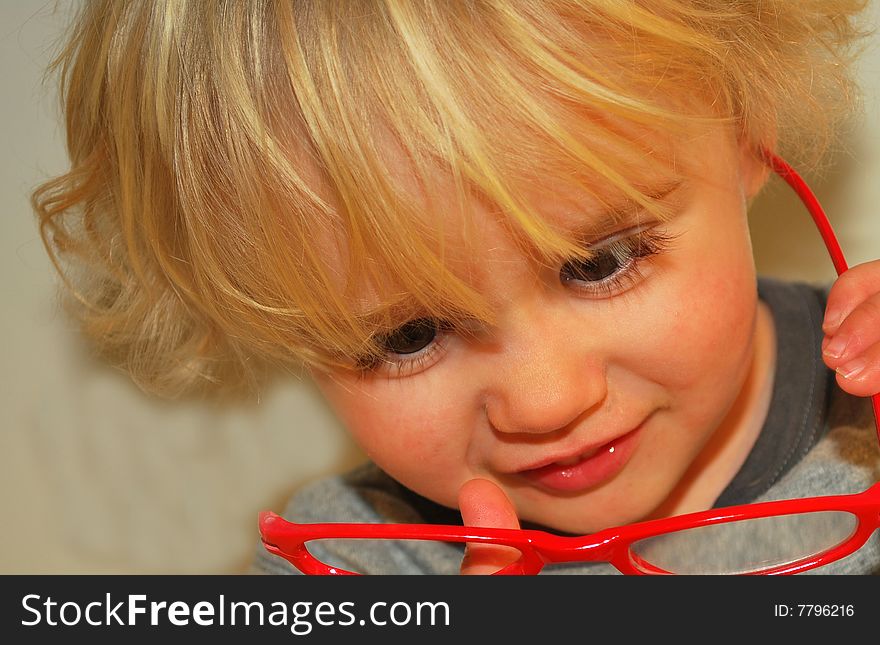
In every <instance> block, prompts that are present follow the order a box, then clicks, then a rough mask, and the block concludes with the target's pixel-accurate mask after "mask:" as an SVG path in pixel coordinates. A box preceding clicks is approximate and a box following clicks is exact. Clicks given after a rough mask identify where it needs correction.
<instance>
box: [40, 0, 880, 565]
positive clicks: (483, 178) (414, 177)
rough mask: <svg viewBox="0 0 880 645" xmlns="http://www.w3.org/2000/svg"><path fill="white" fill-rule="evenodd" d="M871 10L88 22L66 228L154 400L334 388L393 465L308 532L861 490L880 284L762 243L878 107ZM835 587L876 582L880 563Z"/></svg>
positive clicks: (577, 0)
mask: <svg viewBox="0 0 880 645" xmlns="http://www.w3.org/2000/svg"><path fill="white" fill-rule="evenodd" d="M861 5H862V3H860V2H856V1H854V0H828V1H827V2H788V1H785V0H753V1H742V2H723V1H720V0H719V1H712V0H703V1H700V2H692V1H689V0H688V1H684V0H619V1H613V2H612V1H609V0H547V1H541V2H537V1H527V0H497V1H493V0H462V1H460V2H458V1H456V2H442V1H439V0H438V1H434V2H431V1H427V0H423V1H415V0H409V1H405V0H385V1H381V0H375V1H369V2H367V1H347V0H345V1H333V2H322V1H318V0H315V1H309V0H278V1H265V2H247V3H245V2H214V1H210V2H209V1H205V2H198V1H193V2H175V1H171V0H169V1H168V2H162V3H153V2H135V1H125V2H123V1H106V2H102V1H94V2H89V3H87V4H85V5H84V6H83V8H82V10H81V13H80V15H79V17H78V19H77V21H76V22H75V24H74V26H73V30H72V32H71V35H70V38H69V40H68V41H67V42H68V44H67V46H66V49H65V50H64V51H63V52H62V54H61V55H60V57H59V58H58V60H57V62H56V68H57V70H58V71H59V73H60V77H61V82H62V88H63V97H64V101H65V108H66V127H67V137H68V139H67V140H68V147H69V153H70V157H71V168H70V171H69V172H68V173H67V174H65V175H63V176H62V177H59V178H57V179H54V180H52V181H50V182H47V183H46V184H45V185H44V186H42V187H40V188H39V189H38V190H37V192H36V193H35V196H34V203H35V208H36V211H37V213H38V216H39V218H40V224H41V230H42V232H43V236H44V240H45V242H46V245H47V248H48V249H49V251H50V253H51V254H52V256H53V258H54V259H55V260H56V265H57V266H58V268H59V270H60V271H62V273H63V275H64V276H65V277H66V280H67V284H68V286H69V289H70V293H71V294H73V295H75V298H73V299H72V302H73V303H74V305H75V306H74V311H75V312H76V314H77V315H78V316H79V319H80V320H81V321H82V326H83V329H84V332H85V333H86V334H87V335H89V336H90V337H92V338H94V339H96V340H97V342H98V343H99V345H100V347H101V348H103V350H104V351H105V353H106V355H107V356H108V357H109V358H110V359H111V360H114V361H117V362H118V363H119V364H121V365H123V366H124V367H125V368H126V369H127V370H129V371H130V373H131V374H132V376H133V378H134V379H135V380H136V382H137V383H138V384H140V385H141V386H142V387H143V388H144V389H146V390H148V391H152V392H159V393H162V394H166V395H174V394H176V393H179V392H181V391H183V390H185V389H193V388H196V389H198V388H206V387H210V388H214V389H218V390H222V389H224V388H230V387H232V386H235V385H237V384H241V383H249V384H251V386H253V387H257V386H258V385H259V380H260V376H261V373H262V372H263V371H264V370H265V369H266V367H267V366H278V365H281V366H294V365H299V366H304V367H305V368H306V369H307V370H308V372H309V374H310V375H311V376H312V377H313V378H314V380H315V382H316V383H317V385H318V387H319V388H320V390H321V392H322V393H323V395H324V396H325V397H326V399H327V401H328V402H329V404H330V405H331V406H332V407H333V409H334V410H335V411H336V413H337V414H338V416H339V418H340V419H341V421H342V422H343V423H344V424H345V426H346V427H347V429H348V430H349V431H350V432H351V434H352V436H353V437H354V439H355V440H356V441H357V442H358V443H359V445H360V446H361V447H362V448H363V450H364V451H365V453H366V454H367V455H368V457H369V459H370V461H369V463H368V464H367V465H365V466H363V467H362V468H360V469H358V470H357V471H355V472H353V473H349V474H346V475H341V476H338V477H333V478H330V479H328V480H325V481H321V482H318V483H316V484H314V485H312V486H310V487H309V488H307V489H305V490H303V491H301V492H299V493H298V495H297V496H296V497H295V498H294V499H293V500H292V501H291V503H290V505H289V507H288V508H287V509H286V511H285V513H284V514H285V516H286V517H287V518H288V519H291V520H295V521H298V522H335V521H346V522H369V523H376V522H402V523H437V524H452V523H459V524H460V523H462V522H463V523H464V524H466V525H473V526H484V527H500V528H517V527H519V526H521V525H522V526H529V527H540V528H542V529H544V530H550V531H553V532H558V533H566V534H586V533H592V532H596V531H599V530H601V529H604V528H607V527H613V526H619V525H625V524H629V523H633V522H637V521H641V520H645V519H650V518H658V517H667V516H672V515H678V514H682V513H687V512H691V511H698V510H704V509H708V508H712V507H720V506H728V505H732V504H742V503H749V502H755V501H763V500H769V499H789V498H796V497H810V496H817V495H826V494H831V493H852V492H859V491H861V490H864V489H866V488H867V487H868V486H870V485H871V484H873V483H874V482H875V481H876V480H877V476H878V473H880V455H878V446H877V437H876V436H875V434H874V430H873V427H874V426H873V418H872V416H871V409H870V402H869V400H868V399H867V398H864V397H868V396H870V395H873V394H875V393H877V392H880V262H868V263H865V264H863V265H860V266H857V267H854V268H853V269H851V270H850V271H848V272H846V273H844V274H843V276H842V277H841V278H840V279H839V280H838V281H837V282H836V283H835V284H834V285H833V286H831V287H830V288H828V287H826V288H820V287H814V286H811V285H807V284H801V283H784V282H781V281H778V280H773V279H766V278H758V277H757V276H756V274H755V267H754V261H753V257H752V251H751V245H750V239H749V230H748V226H747V215H746V214H747V208H748V205H749V203H750V202H751V200H752V199H753V198H754V197H755V196H756V195H757V194H758V193H759V192H760V191H761V189H762V187H763V186H764V185H765V183H766V182H767V180H768V175H769V172H770V171H769V169H768V165H767V164H766V162H765V157H764V154H763V152H762V151H764V150H769V151H772V152H776V153H778V154H781V155H782V156H783V157H785V158H787V159H789V160H790V161H792V162H793V163H797V164H799V165H802V166H803V165H808V164H813V163H815V162H816V161H817V160H818V158H819V156H820V155H821V153H822V152H823V151H824V150H825V149H826V148H827V147H828V144H829V143H832V142H833V141H834V136H835V133H836V132H837V130H838V129H839V125H840V124H841V123H842V121H843V119H844V117H846V112H847V110H848V109H849V108H851V106H852V105H853V104H854V103H855V102H854V101H853V100H847V97H851V96H852V94H853V89H852V87H851V83H850V80H849V78H848V65H847V64H848V61H849V56H850V53H851V50H852V47H853V44H854V43H855V42H856V39H857V37H858V36H859V30H858V26H857V17H858V15H859V11H860V9H861ZM806 217H807V215H806V213H805V218H806ZM804 226H810V224H809V222H807V221H805V222H804ZM335 551H336V552H335V553H331V552H329V551H327V552H324V553H322V554H321V557H322V558H328V559H330V558H333V557H338V558H340V559H341V561H344V562H346V563H347V564H346V568H352V569H355V570H358V571H362V572H368V573H455V572H459V571H461V572H464V573H484V572H491V571H495V570H497V569H498V568H499V567H500V566H503V564H504V563H506V562H508V561H509V559H510V553H509V550H508V549H505V548H504V547H491V546H486V545H483V546H480V547H476V546H475V547H472V548H470V549H468V551H467V554H466V557H464V558H462V556H463V552H462V550H461V549H460V548H459V547H458V546H456V545H449V544H445V543H434V542H424V543H420V544H409V543H398V542H392V541H384V542H378V543H375V544H374V543H363V544H354V545H353V544H343V545H341V546H339V547H338V548H336V549H335ZM695 557H696V556H695ZM254 566H255V570H259V571H265V572H272V573H283V572H291V571H295V569H293V568H292V567H291V566H290V565H288V563H287V562H285V561H284V560H282V559H281V558H278V557H276V556H273V555H270V554H269V553H266V552H264V551H262V548H261V551H260V555H259V556H258V558H257V561H256V562H255V565H254ZM562 570H564V571H567V572H590V573H606V572H610V571H613V569H611V568H610V567H608V566H607V565H604V564H599V565H595V564H594V565H578V566H571V567H563V568H562ZM816 571H817V572H821V573H829V572H857V573H871V572H880V545H878V541H877V536H876V535H875V536H874V538H873V540H871V541H869V542H868V544H866V545H865V546H864V547H863V548H862V549H860V550H859V551H857V552H856V553H855V554H853V555H852V556H850V557H848V558H845V559H843V560H840V561H838V562H835V563H834V564H832V565H829V566H827V567H823V568H820V569H817V570H816Z"/></svg>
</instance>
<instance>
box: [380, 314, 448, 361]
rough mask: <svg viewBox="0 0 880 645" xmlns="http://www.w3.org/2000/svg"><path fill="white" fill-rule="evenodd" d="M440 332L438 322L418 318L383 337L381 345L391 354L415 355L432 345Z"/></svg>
mask: <svg viewBox="0 0 880 645" xmlns="http://www.w3.org/2000/svg"><path fill="white" fill-rule="evenodd" d="M438 331H439V325H438V323H437V321H436V320H431V319H430V318H418V319H416V320H410V321H409V322H408V323H406V324H404V325H403V326H401V327H398V328H397V329H395V330H394V331H393V332H391V333H390V334H385V335H384V336H382V338H381V340H380V341H379V344H380V345H381V347H382V349H384V350H385V351H386V352H388V353H391V354H415V353H416V352H418V351H421V350H423V349H424V348H425V347H427V346H428V345H430V344H431V343H432V342H433V341H434V338H436V336H437V332H438Z"/></svg>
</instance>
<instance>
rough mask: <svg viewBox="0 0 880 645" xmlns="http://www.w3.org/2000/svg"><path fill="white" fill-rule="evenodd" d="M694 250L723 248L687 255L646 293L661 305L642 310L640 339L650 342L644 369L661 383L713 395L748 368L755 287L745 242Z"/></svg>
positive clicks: (731, 385)
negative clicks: (650, 369)
mask: <svg viewBox="0 0 880 645" xmlns="http://www.w3.org/2000/svg"><path fill="white" fill-rule="evenodd" d="M728 239H730V238H728ZM700 248H709V249H716V250H718V249H723V250H720V251H719V252H716V253H711V254H710V253H702V252H692V253H690V254H689V259H688V261H687V265H686V266H685V265H682V266H680V267H677V270H676V271H675V272H674V275H673V276H672V277H669V278H668V279H665V280H664V281H663V282H662V286H661V287H658V289H657V290H656V291H655V292H654V293H653V294H652V297H654V298H656V300H657V301H659V302H662V304H658V305H656V306H655V307H652V308H650V309H648V311H649V312H650V313H649V314H648V316H647V318H646V319H645V320H643V323H642V325H641V335H642V337H643V338H654V339H655V340H654V342H653V346H654V350H653V352H651V353H652V354H653V358H652V360H651V361H650V365H652V367H653V370H654V371H655V373H654V376H655V377H656V378H657V379H658V380H662V382H663V383H664V385H666V386H667V387H669V388H670V389H673V390H686V389H687V390H690V391H693V392H699V393H706V392H713V391H714V392H717V394H715V395H714V396H716V397H717V396H720V395H721V394H723V393H729V391H730V390H731V389H735V388H738V387H739V385H740V384H741V380H742V378H743V376H744V374H745V371H746V369H747V367H748V363H749V360H750V357H751V353H752V340H753V335H754V324H755V314H756V306H757V289H756V284H755V273H754V264H753V262H752V259H751V254H750V250H749V247H748V244H747V243H743V244H729V243H728V244H727V245H724V244H723V243H722V242H720V241H716V242H715V244H714V245H713V244H711V243H704V244H702V245H700ZM645 323H646V324H645ZM710 396H712V395H710Z"/></svg>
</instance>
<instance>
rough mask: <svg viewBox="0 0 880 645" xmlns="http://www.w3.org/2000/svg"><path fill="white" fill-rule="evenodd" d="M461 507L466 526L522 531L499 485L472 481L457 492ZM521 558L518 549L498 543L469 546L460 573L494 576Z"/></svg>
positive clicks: (487, 481)
mask: <svg viewBox="0 0 880 645" xmlns="http://www.w3.org/2000/svg"><path fill="white" fill-rule="evenodd" d="M458 506H459V509H460V510H461V519H462V520H463V521H464V524H465V526H479V527H484V528H505V529H507V528H510V529H518V528H519V519H518V518H517V516H516V509H515V508H514V507H513V504H511V502H510V500H509V499H508V498H507V495H506V494H505V493H504V491H503V490H501V489H500V488H499V487H498V486H497V485H496V484H494V483H492V482H490V481H489V480H486V479H472V480H470V481H467V482H465V483H464V485H463V486H462V487H461V489H460V490H459V491H458ZM519 557H520V552H519V551H518V550H517V549H514V548H512V547H508V546H502V545H496V544H473V543H468V545H467V546H466V548H465V553H464V559H463V560H462V562H461V573H462V574H467V575H472V574H488V573H495V572H496V571H498V570H499V569H502V568H504V567H505V566H507V565H508V564H510V563H511V562H514V561H516V560H517V559H518V558H519Z"/></svg>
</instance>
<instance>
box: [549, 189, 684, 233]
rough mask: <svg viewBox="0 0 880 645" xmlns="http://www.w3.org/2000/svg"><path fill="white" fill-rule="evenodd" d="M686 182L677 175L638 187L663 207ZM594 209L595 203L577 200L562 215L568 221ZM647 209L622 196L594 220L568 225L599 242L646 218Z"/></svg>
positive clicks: (604, 208)
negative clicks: (655, 183) (668, 180)
mask: <svg viewBox="0 0 880 645" xmlns="http://www.w3.org/2000/svg"><path fill="white" fill-rule="evenodd" d="M684 184H685V181H684V179H676V180H674V181H671V182H667V183H664V184H661V185H659V186H656V187H651V188H650V189H645V188H639V189H638V190H639V191H640V192H641V193H642V194H643V195H644V196H645V197H646V199H647V200H648V201H649V202H652V203H656V205H657V206H658V208H661V207H662V205H663V202H664V201H667V200H669V199H670V198H671V197H672V196H673V195H674V194H675V193H677V192H678V190H679V189H680V188H682V187H683V186H684ZM594 209H595V206H593V208H592V209H591V208H590V207H586V206H584V207H580V208H579V207H578V206H577V204H575V205H574V208H573V209H566V210H565V211H564V212H560V213H559V215H561V216H562V218H564V219H565V220H566V221H573V220H576V219H578V220H582V219H583V218H584V217H585V216H588V215H586V214H587V213H589V211H590V210H594ZM645 212H646V208H645V207H644V206H643V205H642V204H640V203H638V202H637V201H636V200H635V199H632V198H624V199H622V200H618V201H617V203H611V204H609V205H607V206H605V207H603V208H601V210H599V211H598V212H597V213H596V214H595V216H589V220H590V221H587V222H583V221H581V222H578V223H577V224H575V225H573V226H571V227H566V231H567V233H568V234H569V235H571V236H572V237H573V238H574V239H577V240H580V241H581V242H583V243H589V242H596V241H598V240H599V239H601V238H602V237H603V236H605V235H607V234H608V233H609V232H611V231H613V230H616V229H617V228H618V227H620V226H621V225H626V224H638V223H640V222H641V221H643V220H641V219H640V217H641V216H642V215H644V214H645ZM664 221H666V219H664Z"/></svg>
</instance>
